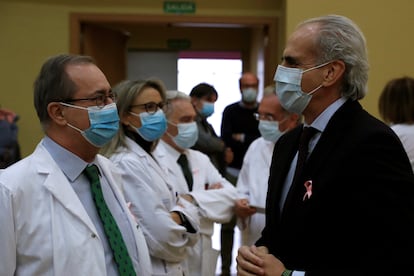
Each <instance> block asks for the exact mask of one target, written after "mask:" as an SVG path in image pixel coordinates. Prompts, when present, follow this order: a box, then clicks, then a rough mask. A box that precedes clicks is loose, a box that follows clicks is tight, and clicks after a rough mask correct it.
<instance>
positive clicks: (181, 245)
mask: <svg viewBox="0 0 414 276" xmlns="http://www.w3.org/2000/svg"><path fill="white" fill-rule="evenodd" d="M113 90H114V93H115V94H116V95H117V98H118V100H117V106H118V113H119V117H120V120H121V127H120V130H119V131H118V133H117V134H116V136H115V137H114V138H113V139H112V141H111V142H110V143H108V144H107V145H106V146H105V147H104V148H103V149H102V153H103V154H104V155H105V156H107V157H109V158H110V159H111V160H112V162H114V163H115V165H116V166H117V167H118V168H119V169H120V171H121V172H122V177H123V182H122V183H123V192H124V195H125V198H126V200H127V201H128V202H129V203H130V208H131V211H132V213H133V215H134V216H135V217H136V218H137V219H138V221H139V222H140V226H141V228H142V231H143V232H144V235H145V239H146V241H147V244H148V248H149V250H150V255H151V263H152V270H153V273H154V275H174V276H184V275H191V274H189V272H188V268H187V263H186V260H187V258H188V254H187V248H188V247H191V246H193V245H194V244H195V243H196V242H197V240H198V229H199V217H198V209H197V208H196V206H195V205H193V204H191V203H189V202H188V201H187V200H186V199H184V198H183V197H177V193H176V190H175V187H174V182H173V181H170V180H169V179H168V176H167V175H166V174H165V173H164V171H163V170H162V169H161V167H160V166H159V164H158V163H157V161H156V160H155V159H154V156H153V151H154V149H155V147H156V145H157V144H158V141H159V138H160V137H161V136H162V135H163V134H164V132H165V130H166V129H167V121H166V118H165V114H164V111H163V107H164V104H165V102H166V97H165V89H164V85H163V84H162V83H161V81H159V80H143V81H132V80H126V81H123V82H121V83H119V84H118V85H116V86H115V87H114V89H113Z"/></svg>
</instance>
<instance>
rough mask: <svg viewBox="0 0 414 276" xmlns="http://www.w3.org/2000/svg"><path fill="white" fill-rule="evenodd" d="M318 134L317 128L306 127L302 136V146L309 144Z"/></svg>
mask: <svg viewBox="0 0 414 276" xmlns="http://www.w3.org/2000/svg"><path fill="white" fill-rule="evenodd" d="M317 132H318V130H317V129H316V128H313V127H304V128H303V131H302V134H301V136H300V141H299V143H300V144H306V145H307V144H309V141H310V139H312V137H313V136H314V135H315V134H316V133H317Z"/></svg>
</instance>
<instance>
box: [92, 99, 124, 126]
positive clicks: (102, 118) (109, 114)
mask: <svg viewBox="0 0 414 276" xmlns="http://www.w3.org/2000/svg"><path fill="white" fill-rule="evenodd" d="M114 108H115V110H116V104H115V103H111V104H108V105H105V106H104V107H103V108H101V109H95V108H93V109H92V108H89V107H88V114H89V120H90V123H91V125H92V124H102V123H107V122H114V121H119V116H118V112H116V115H115V114H114V112H113V109H114Z"/></svg>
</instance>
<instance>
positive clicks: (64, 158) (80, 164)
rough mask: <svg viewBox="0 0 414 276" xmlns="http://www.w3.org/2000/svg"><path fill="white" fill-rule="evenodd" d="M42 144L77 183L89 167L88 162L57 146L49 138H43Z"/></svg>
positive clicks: (67, 175) (69, 177)
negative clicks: (77, 179)
mask: <svg viewBox="0 0 414 276" xmlns="http://www.w3.org/2000/svg"><path fill="white" fill-rule="evenodd" d="M42 144H43V146H44V147H45V148H46V150H47V151H48V152H49V153H50V155H51V156H52V158H53V160H55V162H56V163H57V165H58V166H59V168H60V169H61V170H62V172H63V173H64V174H65V175H66V177H67V178H68V179H69V180H70V181H71V182H73V181H75V179H76V178H78V176H79V175H80V174H81V173H82V172H83V170H84V169H85V167H86V166H87V165H88V163H87V162H85V161H83V160H82V159H81V158H79V157H78V156H77V155H75V154H73V153H72V152H70V151H68V150H67V149H65V148H64V147H62V146H61V145H59V144H57V143H56V142H55V141H53V140H52V139H50V137H48V136H45V137H44V138H43V140H42Z"/></svg>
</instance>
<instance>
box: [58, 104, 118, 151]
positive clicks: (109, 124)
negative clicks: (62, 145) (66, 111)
mask: <svg viewBox="0 0 414 276" xmlns="http://www.w3.org/2000/svg"><path fill="white" fill-rule="evenodd" d="M61 104H62V105H64V106H68V107H73V108H78V109H83V110H87V111H88V115H89V123H90V127H89V128H88V129H85V130H81V129H79V128H77V127H75V126H73V125H71V124H69V123H68V126H69V127H71V128H73V129H75V130H77V131H79V132H80V133H81V134H82V136H83V137H84V138H85V139H86V141H88V142H89V143H91V144H92V145H94V146H95V147H98V148H100V147H102V146H103V145H105V144H106V143H108V142H109V141H111V139H112V138H113V137H114V136H115V134H116V133H117V132H118V129H119V116H118V110H117V108H116V104H115V103H111V104H108V105H105V106H104V107H102V108H99V107H97V106H90V107H83V106H77V105H71V104H67V103H61Z"/></svg>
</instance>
